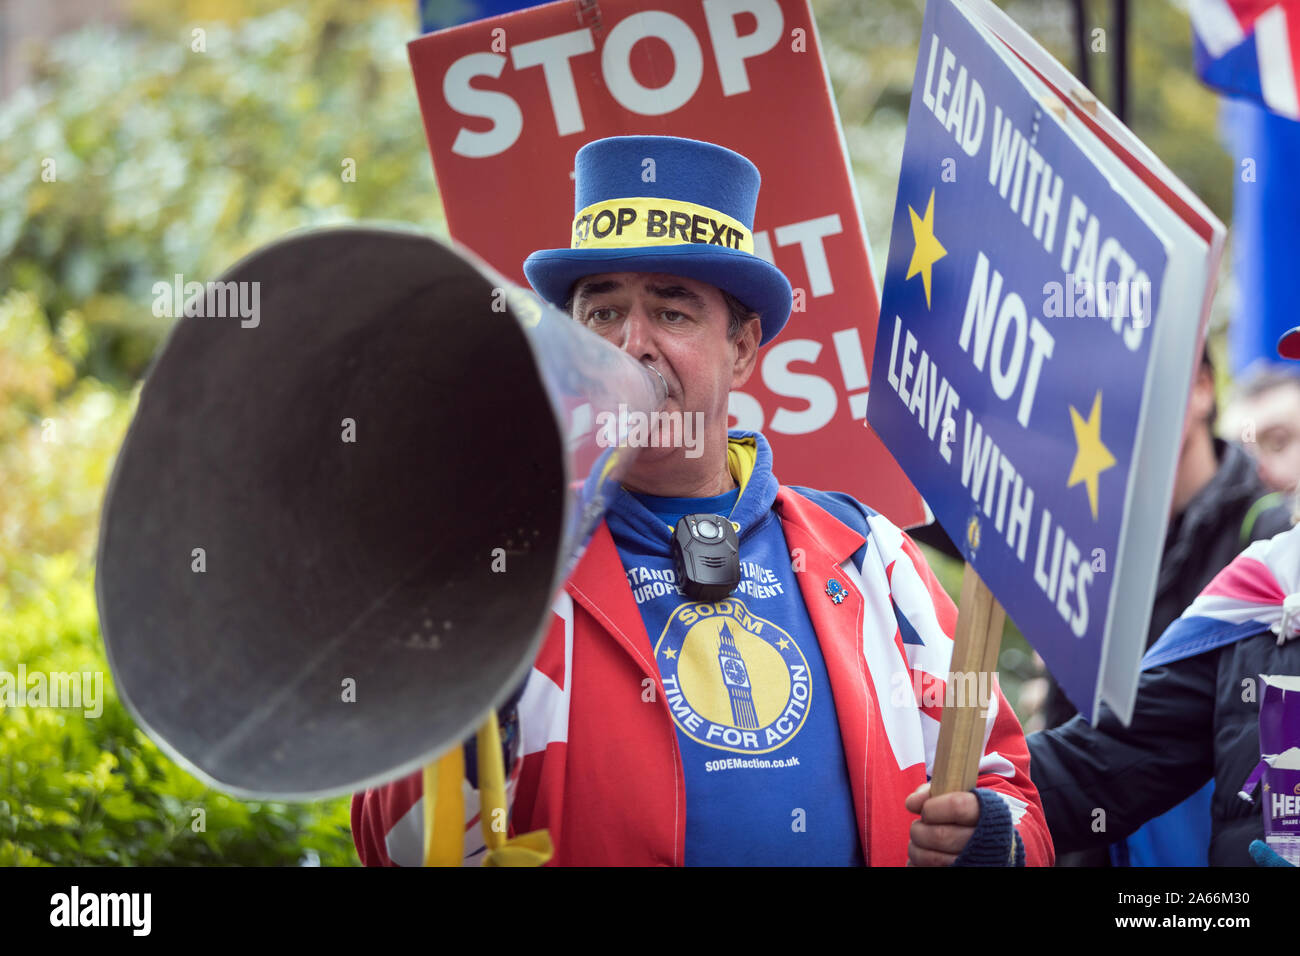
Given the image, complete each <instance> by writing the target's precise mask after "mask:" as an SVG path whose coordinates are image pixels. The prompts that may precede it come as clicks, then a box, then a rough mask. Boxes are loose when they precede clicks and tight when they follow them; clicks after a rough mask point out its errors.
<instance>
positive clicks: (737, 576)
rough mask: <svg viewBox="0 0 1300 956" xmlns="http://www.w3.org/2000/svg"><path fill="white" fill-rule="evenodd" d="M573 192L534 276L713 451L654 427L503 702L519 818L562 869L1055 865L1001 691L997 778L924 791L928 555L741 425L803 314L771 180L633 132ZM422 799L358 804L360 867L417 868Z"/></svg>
mask: <svg viewBox="0 0 1300 956" xmlns="http://www.w3.org/2000/svg"><path fill="white" fill-rule="evenodd" d="M648 159H652V160H653V161H654V165H653V168H654V169H655V170H656V175H655V176H654V177H651V178H650V179H649V181H647V178H646V177H644V176H643V175H642V174H643V171H644V170H645V169H646V168H647V164H646V160H648ZM575 180H576V182H575V188H576V203H575V210H576V212H575V217H574V222H573V229H572V237H571V245H570V248H567V249H551V250H544V251H541V252H536V253H534V254H533V255H531V256H529V257H528V259H527V261H526V262H525V264H524V271H525V274H526V275H527V277H528V281H529V282H530V283H531V284H532V286H533V288H534V289H535V290H536V291H537V292H538V293H539V294H540V295H541V296H542V297H543V298H545V299H547V300H548V301H550V302H553V303H555V304H557V305H564V306H565V308H566V311H569V312H570V314H571V315H572V316H573V317H574V319H575V320H577V321H579V322H581V323H583V324H584V325H585V326H586V327H587V328H589V329H591V330H592V331H594V332H596V333H597V334H599V335H600V336H601V337H603V338H604V339H605V340H606V341H609V342H611V343H613V344H614V345H616V346H617V347H619V348H620V349H622V350H624V351H625V352H627V353H628V354H629V355H631V356H632V357H633V358H635V359H637V360H638V361H640V362H642V363H644V364H645V365H647V366H649V367H650V368H651V369H652V370H653V371H654V372H656V373H657V374H658V376H660V377H661V378H662V380H663V384H664V386H665V388H666V391H667V401H666V403H665V405H664V407H663V409H662V411H663V412H665V413H667V417H664V418H661V419H659V420H660V421H668V420H670V419H671V417H672V415H673V413H678V414H679V416H680V418H678V419H675V420H682V421H684V420H687V419H688V418H689V419H690V420H691V421H692V422H693V423H694V424H696V425H698V428H697V429H696V430H695V434H698V435H701V436H702V441H701V442H700V443H698V444H697V445H696V446H695V447H685V444H684V443H682V442H678V443H677V444H674V443H672V442H670V441H661V440H659V439H660V438H662V437H663V436H662V435H661V434H658V433H655V434H653V435H651V436H650V440H648V441H646V442H645V445H646V446H647V447H643V448H641V449H640V450H639V452H638V454H637V457H636V458H635V460H634V462H633V464H632V465H631V466H630V467H629V469H628V470H627V471H626V472H625V473H624V474H623V476H622V479H621V488H619V489H618V491H617V492H616V493H615V494H614V496H613V499H612V501H611V502H610V505H609V508H608V511H607V512H606V515H605V519H604V521H603V522H602V523H601V524H600V525H599V527H598V528H597V529H596V531H595V533H594V534H593V535H592V537H591V540H590V542H589V544H588V546H587V548H586V551H585V552H584V554H583V555H582V558H581V560H580V561H579V562H578V564H577V566H576V567H575V569H574V571H573V573H572V574H571V575H570V577H569V580H568V581H567V582H566V584H565V587H564V589H563V590H562V592H561V593H560V595H559V597H558V598H557V599H556V601H555V603H554V605H553V612H554V617H553V620H552V623H551V627H550V630H549V631H548V633H547V637H546V639H545V641H544V643H543V645H542V650H541V652H540V654H539V655H538V657H537V659H536V662H535V664H534V667H533V669H532V671H531V673H530V675H529V678H528V681H527V683H526V685H525V687H524V689H523V693H522V695H521V696H519V697H518V698H517V702H515V703H512V705H511V706H510V707H509V708H508V710H509V711H510V713H507V714H505V715H503V716H504V717H505V721H504V726H505V727H506V728H507V729H508V732H507V733H506V735H505V739H506V747H505V749H506V757H507V759H506V768H507V771H508V781H509V788H508V796H509V798H510V802H511V812H510V828H511V830H512V831H514V832H516V833H523V832H525V831H535V830H541V829H546V830H547V831H549V834H550V840H551V844H552V846H553V847H554V855H553V857H552V859H551V862H553V863H556V864H561V865H564V864H569V865H862V864H864V863H866V864H872V865H903V864H905V863H911V864H913V865H948V864H953V863H956V864H958V865H1003V866H1005V865H1025V864H1029V865H1050V864H1051V863H1052V845H1051V840H1050V837H1049V836H1048V832H1047V828H1046V825H1045V822H1044V818H1043V812H1042V807H1041V805H1040V802H1039V798H1038V793H1037V791H1036V790H1035V788H1034V785H1033V784H1032V783H1031V782H1030V779H1029V774H1028V751H1027V748H1026V744H1025V740H1024V736H1023V733H1022V731H1021V728H1020V724H1019V722H1018V720H1017V719H1016V716H1015V714H1014V713H1013V712H1012V710H1011V708H1010V706H1009V705H1008V704H1007V701H1006V699H1005V697H1003V695H1002V693H1001V690H1000V689H999V688H998V687H997V686H996V683H995V684H994V685H993V687H992V688H991V690H990V691H989V693H988V699H987V711H988V718H987V724H986V730H985V738H984V748H983V753H982V757H981V760H980V763H979V778H978V785H977V787H976V788H975V789H974V790H972V791H969V792H961V793H950V794H944V795H942V796H937V797H931V796H930V795H929V784H928V783H927V782H926V781H927V779H928V777H929V771H930V769H931V767H932V765H933V761H934V753H935V745H936V741H937V738H938V728H939V717H940V714H941V712H942V707H943V704H944V699H945V689H944V679H945V678H946V677H947V676H948V667H949V659H950V656H951V651H952V635H953V631H954V627H955V623H956V609H955V608H954V606H953V604H952V601H951V600H950V599H949V598H948V596H947V595H946V594H945V593H944V591H943V590H942V589H941V588H940V586H939V584H938V582H937V581H936V580H935V577H934V575H933V574H932V572H931V571H930V569H929V567H928V566H927V565H926V563H925V560H924V558H923V557H922V556H921V554H920V552H919V551H918V549H917V548H916V546H915V545H914V544H913V543H912V541H911V540H910V539H909V538H908V537H907V535H905V534H904V533H903V532H901V531H900V530H899V529H898V528H896V527H895V526H894V525H892V524H891V523H890V522H889V521H887V520H886V519H885V518H884V517H882V516H881V515H879V514H877V513H876V512H874V511H873V510H872V509H871V508H869V507H867V506H865V505H863V504H861V503H859V502H858V501H856V500H854V499H853V498H851V497H850V496H848V495H846V494H842V493H839V492H825V491H814V490H811V489H807V488H794V487H787V486H783V485H781V484H780V483H779V482H778V480H777V478H776V476H775V475H774V473H773V461H772V452H771V449H770V447H769V445H768V443H767V441H766V439H765V438H764V437H763V435H762V434H761V433H759V432H746V431H740V430H731V431H728V428H727V423H728V417H727V415H728V413H727V405H728V395H729V393H730V391H731V390H732V389H734V388H740V387H742V386H743V385H744V384H745V382H746V381H747V380H748V379H749V377H750V375H751V374H752V373H753V372H754V368H755V365H756V363H757V359H758V352H759V349H760V348H761V347H762V346H763V345H766V344H767V343H768V342H770V341H771V340H772V339H773V338H774V337H775V336H776V335H777V334H778V333H779V332H780V331H781V329H782V328H783V327H784V326H785V324H786V322H787V320H788V319H789V317H790V311H791V288H790V283H789V281H788V280H787V279H786V277H785V276H784V275H783V274H782V273H781V272H780V271H779V270H778V269H777V268H776V267H775V266H773V265H771V264H770V263H768V262H766V261H765V260H763V259H761V258H760V257H758V256H757V255H755V253H754V244H753V233H752V227H753V217H754V208H755V203H756V200H757V196H758V188H759V173H758V170H757V169H756V168H755V167H754V165H753V164H752V163H750V162H749V160H747V159H746V158H744V157H743V156H741V155H739V154H737V153H735V152H732V151H731V150H728V149H724V148H722V147H720V146H716V145H712V144H709V143H703V142H698V141H694V140H688V139H678V138H674V137H663V136H620V137H612V138H608V139H602V140H598V141H596V142H593V143H590V144H588V145H587V146H585V147H583V148H582V149H581V150H580V151H579V152H578V154H577V159H576V167H575ZM687 431H688V430H687V429H683V430H682V432H683V433H685V432H687ZM951 689H952V688H948V691H951ZM983 705H984V703H983V701H982V702H981V706H983ZM511 728H517V733H515V732H510V729H511ZM470 776H471V778H472V776H473V774H472V773H471V774H470ZM472 783H473V781H472V779H471V785H472ZM420 798H421V778H420V775H419V774H418V773H417V774H413V775H411V776H409V777H407V778H404V779H402V780H399V781H396V782H394V783H391V784H388V785H386V786H382V787H377V788H373V789H370V790H367V791H366V792H365V793H363V794H358V795H356V797H354V801H353V813H352V822H353V834H354V839H355V841H356V844H357V849H358V852H359V854H360V856H361V858H362V861H363V862H365V863H366V864H369V865H394V864H410V863H418V862H420V859H421V846H422V844H423V831H422V826H423V822H422V821H423V815H422V813H421V811H420V807H419V805H418V804H419V801H420ZM467 816H469V817H471V818H472V819H471V820H468V821H467V824H469V825H467V827H466V843H465V850H466V861H467V862H476V860H477V859H481V856H479V854H480V853H481V852H482V841H481V839H480V838H479V837H478V834H477V830H478V820H477V816H476V814H475V811H474V809H473V807H472V805H471V807H470V811H469V813H467Z"/></svg>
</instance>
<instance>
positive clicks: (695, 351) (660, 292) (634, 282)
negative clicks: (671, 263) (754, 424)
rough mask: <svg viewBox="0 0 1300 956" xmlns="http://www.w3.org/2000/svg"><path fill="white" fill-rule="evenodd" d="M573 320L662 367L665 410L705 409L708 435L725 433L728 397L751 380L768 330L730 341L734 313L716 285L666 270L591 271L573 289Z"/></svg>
mask: <svg viewBox="0 0 1300 956" xmlns="http://www.w3.org/2000/svg"><path fill="white" fill-rule="evenodd" d="M573 317H574V318H575V319H577V320H578V321H580V322H582V323H583V324H584V325H585V326H587V328H589V329H591V330H592V331H593V332H595V333H596V334H598V335H600V336H601V337H602V338H604V339H606V340H607V341H609V342H612V343H613V344H614V345H616V346H618V347H619V348H620V349H622V350H623V351H625V352H627V353H628V354H629V355H631V356H632V357H633V358H634V359H636V360H637V361H640V362H643V363H646V364H649V365H653V366H654V367H655V368H656V369H657V370H658V371H659V373H660V374H661V375H662V376H663V377H664V381H665V382H667V384H668V401H667V402H666V403H665V405H664V407H663V411H665V412H669V413H671V412H675V411H680V412H682V413H683V414H690V413H699V414H700V415H701V416H702V421H703V426H704V434H705V435H706V436H707V435H711V434H712V435H716V434H717V433H718V432H717V430H719V429H720V430H721V432H722V433H723V434H725V432H726V426H727V395H728V393H729V392H730V391H731V390H732V389H733V388H739V387H740V386H742V385H744V384H745V382H746V381H747V380H748V379H749V376H750V373H751V372H752V371H753V369H754V363H755V360H756V358H757V354H758V342H759V339H760V337H761V335H762V333H761V330H760V328H759V323H758V322H756V321H750V322H747V323H746V324H745V328H744V330H743V331H742V334H741V335H740V336H739V337H738V338H737V339H736V340H734V341H733V340H732V339H730V338H728V336H727V327H728V324H729V319H730V314H729V312H728V309H727V303H726V300H725V299H723V297H722V292H721V291H719V290H718V289H717V288H716V287H715V286H711V285H709V284H707V283H704V282H698V281H696V280H694V279H686V278H683V277H681V276H673V275H664V274H661V273H648V272H611V273H602V274H600V275H592V276H587V277H586V278H584V279H581V280H579V282H578V283H577V285H576V286H575V288H574V299H573ZM672 451H673V450H671V449H669V450H667V452H668V454H671V453H672ZM676 451H677V454H678V455H680V450H676ZM651 454H654V449H646V450H645V452H643V453H642V457H643V458H644V457H645V456H646V455H651ZM655 457H667V455H665V454H664V452H662V451H661V452H660V453H659V454H658V455H655Z"/></svg>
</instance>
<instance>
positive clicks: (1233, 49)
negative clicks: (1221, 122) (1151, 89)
mask: <svg viewBox="0 0 1300 956" xmlns="http://www.w3.org/2000/svg"><path fill="white" fill-rule="evenodd" d="M1189 12H1190V13H1191V18H1192V30H1193V38H1192V39H1193V47H1194V51H1195V54H1196V72H1197V73H1198V74H1200V77H1201V79H1202V80H1204V81H1205V82H1206V83H1207V84H1208V85H1210V86H1213V87H1215V88H1217V89H1220V90H1223V91H1224V92H1225V93H1230V94H1233V95H1236V96H1244V97H1248V98H1251V99H1254V100H1258V101H1259V102H1261V103H1263V104H1264V105H1265V106H1267V107H1268V108H1269V109H1270V110H1272V111H1273V112H1275V113H1280V114H1281V115H1283V116H1287V117H1290V118H1291V119H1296V120H1300V92H1298V90H1297V80H1298V78H1300V72H1298V71H1297V68H1296V63H1297V61H1298V60H1300V55H1298V54H1300V0H1192V2H1191V6H1190V10H1189Z"/></svg>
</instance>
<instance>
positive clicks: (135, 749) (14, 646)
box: [0, 555, 356, 866]
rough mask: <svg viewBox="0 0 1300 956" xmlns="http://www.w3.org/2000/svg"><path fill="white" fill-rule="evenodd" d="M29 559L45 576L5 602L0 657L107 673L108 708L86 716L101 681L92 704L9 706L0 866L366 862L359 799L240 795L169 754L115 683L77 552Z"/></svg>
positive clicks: (86, 699)
mask: <svg viewBox="0 0 1300 956" xmlns="http://www.w3.org/2000/svg"><path fill="white" fill-rule="evenodd" d="M28 572H29V574H30V575H31V576H32V577H33V578H34V579H36V580H37V581H38V582H39V584H40V587H39V590H37V591H35V592H33V594H32V596H31V597H29V598H27V599H24V600H22V601H20V602H19V603H18V604H16V605H11V606H10V607H8V608H6V609H5V618H6V621H7V624H6V626H5V628H4V631H3V632H2V633H0V660H4V661H15V660H17V661H22V662H23V663H24V664H25V665H26V667H27V670H28V672H29V673H30V672H32V671H44V672H51V671H64V672H79V673H84V674H87V675H89V674H99V675H102V681H103V685H102V686H103V695H102V697H101V698H100V704H101V706H102V713H101V714H100V715H99V716H98V717H96V716H93V714H94V710H93V709H90V710H89V716H88V715H87V711H88V706H89V705H90V704H91V703H92V699H91V697H90V695H89V688H90V687H92V686H93V684H92V683H91V682H90V681H86V682H84V683H83V684H82V688H83V690H82V693H83V697H82V701H81V703H82V705H83V706H82V708H81V709H54V708H52V707H43V708H36V707H21V706H20V707H10V708H4V709H0V741H2V743H0V865H14V864H20V863H35V862H41V863H49V864H54V865H83V866H84V865H97V864H104V865H115V864H127V863H130V864H140V865H148V864H158V865H169V866H177V865H188V864H245V865H277V864H279V865H292V864H294V863H297V862H299V861H300V860H302V859H303V858H304V855H305V853H306V851H307V850H312V851H314V853H315V854H316V855H317V856H318V858H319V860H320V862H321V863H322V864H324V865H341V866H347V865H354V864H355V863H356V857H355V854H354V853H353V851H352V843H351V837H350V830H349V821H348V802H347V800H335V801H327V802H321V803H315V804H280V803H248V802H241V801H239V800H235V799H233V798H231V797H228V796H226V795H225V794H222V793H219V792H217V791H215V790H211V789H209V788H207V787H205V786H204V785H203V784H201V783H199V782H198V781H197V780H195V779H194V778H193V777H192V776H190V775H189V774H188V773H186V772H185V771H184V770H182V769H180V767H178V766H177V765H176V764H174V763H173V762H172V761H171V760H170V759H168V758H167V757H166V756H165V755H163V754H162V753H161V752H160V751H159V750H158V748H157V747H156V746H154V744H153V743H152V742H151V741H150V740H149V739H148V738H147V737H145V735H144V734H143V733H142V732H141V731H140V730H139V729H138V728H137V727H136V725H135V722H134V721H133V720H132V719H131V717H130V715H129V714H128V713H127V712H126V709H125V708H124V707H123V706H122V704H121V702H120V701H119V700H118V698H117V695H116V693H115V692H114V691H113V688H112V678H111V676H110V675H109V673H108V667H107V664H106V663H105V661H104V653H103V643H102V641H101V640H100V636H99V628H98V625H97V618H96V613H95V602H94V596H93V593H92V588H91V583H90V581H89V580H88V579H87V577H86V575H84V574H83V573H80V572H79V571H78V568H77V565H76V561H75V560H74V559H73V558H72V557H71V556H69V555H65V556H61V557H58V558H37V559H35V560H34V561H33V562H32V566H31V567H30V568H29V569H28ZM196 811H202V815H201V816H200V815H199V814H197V813H196ZM200 820H201V822H202V825H203V826H202V829H201V830H200V829H198V823H199V822H200Z"/></svg>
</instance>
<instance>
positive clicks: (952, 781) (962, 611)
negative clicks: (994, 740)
mask: <svg viewBox="0 0 1300 956" xmlns="http://www.w3.org/2000/svg"><path fill="white" fill-rule="evenodd" d="M1006 617H1007V612H1006V611H1004V610H1003V609H1002V605H1001V604H999V603H998V600H997V598H995V597H994V596H993V592H992V591H990V590H989V588H988V585H987V584H985V583H984V582H983V581H982V580H980V576H979V575H978V574H976V573H975V569H974V568H973V567H971V565H970V564H969V563H967V565H966V570H965V572H964V573H963V575H962V579H961V606H960V607H959V608H958V609H957V633H956V636H955V638H954V640H953V648H952V663H951V665H950V670H949V673H948V685H947V693H946V694H945V697H944V708H943V717H942V719H941V720H940V721H939V743H938V746H937V747H936V749H935V754H934V773H933V774H932V775H931V778H930V793H931V794H932V795H934V796H938V795H939V794H942V793H953V792H956V791H960V790H970V789H971V788H972V787H974V786H975V782H976V781H977V780H978V779H979V762H980V756H981V754H982V753H983V751H984V725H985V722H986V719H987V717H988V709H987V708H988V700H987V699H985V700H981V698H982V697H986V696H988V695H993V694H996V693H997V689H996V687H995V686H994V683H993V678H992V675H993V674H994V673H996V671H997V666H998V650H999V649H1000V648H1001V646H1002V624H1003V622H1004V621H1005V620H1006ZM984 674H987V675H989V676H987V677H985V676H982V675H984ZM981 704H982V705H983V706H981Z"/></svg>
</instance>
